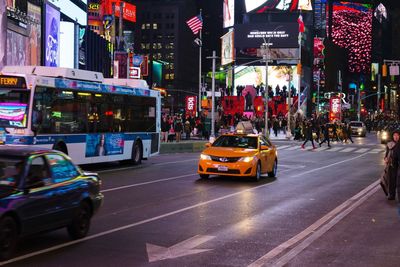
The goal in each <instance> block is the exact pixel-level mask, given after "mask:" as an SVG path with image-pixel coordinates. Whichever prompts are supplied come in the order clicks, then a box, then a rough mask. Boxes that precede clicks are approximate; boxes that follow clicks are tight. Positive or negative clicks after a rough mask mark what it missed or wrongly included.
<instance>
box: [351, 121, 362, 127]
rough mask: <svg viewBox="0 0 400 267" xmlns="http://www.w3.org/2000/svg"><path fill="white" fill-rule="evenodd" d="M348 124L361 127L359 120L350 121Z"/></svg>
mask: <svg viewBox="0 0 400 267" xmlns="http://www.w3.org/2000/svg"><path fill="white" fill-rule="evenodd" d="M350 126H353V127H362V123H361V122H351V123H350Z"/></svg>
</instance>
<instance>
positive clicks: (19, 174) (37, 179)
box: [0, 146, 103, 260]
mask: <svg viewBox="0 0 400 267" xmlns="http://www.w3.org/2000/svg"><path fill="white" fill-rule="evenodd" d="M100 185H101V181H100V178H99V176H98V175H97V174H96V173H86V172H84V171H82V170H81V169H80V168H79V167H78V166H76V165H75V164H74V163H73V162H72V161H71V159H70V158H69V157H68V156H66V155H65V154H63V153H61V152H59V151H54V150H48V149H40V148H33V147H22V146H0V259H1V260H5V259H8V258H10V257H11V256H12V254H13V252H14V250H15V248H16V246H17V243H18V240H19V239H20V238H21V237H25V236H28V235H32V234H36V233H40V232H44V231H49V230H55V229H59V228H62V227H67V230H68V233H69V235H70V237H71V238H72V239H79V238H82V237H84V236H86V235H87V233H88V231H89V228H90V221H91V218H92V216H93V215H94V214H95V213H96V211H97V210H98V209H99V207H100V206H101V204H102V201H103V195H102V194H101V193H100Z"/></svg>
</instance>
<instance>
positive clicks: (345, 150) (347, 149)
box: [340, 147, 357, 152]
mask: <svg viewBox="0 0 400 267" xmlns="http://www.w3.org/2000/svg"><path fill="white" fill-rule="evenodd" d="M355 149H357V148H356V147H348V148H345V149H343V150H341V151H340V152H351V151H353V150H355Z"/></svg>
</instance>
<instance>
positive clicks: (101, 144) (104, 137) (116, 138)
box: [86, 133, 124, 157]
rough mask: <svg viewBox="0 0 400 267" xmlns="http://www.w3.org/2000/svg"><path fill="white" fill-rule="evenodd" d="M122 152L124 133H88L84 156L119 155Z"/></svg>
mask: <svg viewBox="0 0 400 267" xmlns="http://www.w3.org/2000/svg"><path fill="white" fill-rule="evenodd" d="M123 153H124V134H121V133H118V134H112V133H108V134H88V135H87V136H86V157H100V156H110V155H119V154H123Z"/></svg>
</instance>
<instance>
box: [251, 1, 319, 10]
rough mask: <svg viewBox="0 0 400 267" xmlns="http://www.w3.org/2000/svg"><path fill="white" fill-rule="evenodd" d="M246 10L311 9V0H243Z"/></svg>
mask: <svg viewBox="0 0 400 267" xmlns="http://www.w3.org/2000/svg"><path fill="white" fill-rule="evenodd" d="M245 6H246V12H247V13H249V12H252V13H264V12H268V11H282V12H291V11H297V10H298V9H302V10H312V2H311V0H245Z"/></svg>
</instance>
